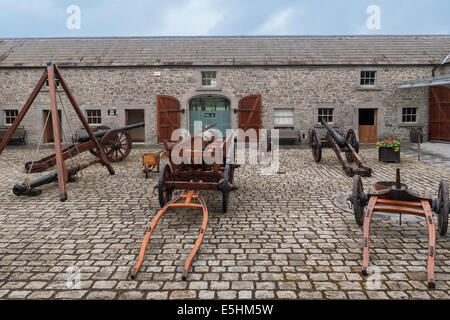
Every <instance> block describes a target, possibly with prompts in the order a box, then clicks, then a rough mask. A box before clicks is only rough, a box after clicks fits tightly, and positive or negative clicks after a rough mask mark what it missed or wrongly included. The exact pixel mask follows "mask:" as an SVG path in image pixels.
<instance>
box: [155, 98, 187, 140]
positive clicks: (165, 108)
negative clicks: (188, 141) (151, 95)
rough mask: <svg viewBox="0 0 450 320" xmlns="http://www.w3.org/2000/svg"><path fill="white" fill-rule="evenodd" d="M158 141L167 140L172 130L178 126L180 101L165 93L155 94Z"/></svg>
mask: <svg viewBox="0 0 450 320" xmlns="http://www.w3.org/2000/svg"><path fill="white" fill-rule="evenodd" d="M156 107H157V114H158V142H163V141H169V140H170V139H171V136H172V132H173V131H174V130H176V129H179V128H180V112H181V110H180V101H178V100H177V99H176V98H174V97H171V96H166V95H157V96H156Z"/></svg>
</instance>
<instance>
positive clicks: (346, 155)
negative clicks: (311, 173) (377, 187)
mask: <svg viewBox="0 0 450 320" xmlns="http://www.w3.org/2000/svg"><path fill="white" fill-rule="evenodd" d="M321 124H322V125H323V126H324V127H325V128H326V129H327V134H326V136H325V138H324V139H322V138H321V137H320V134H319V131H318V130H317V129H316V128H313V129H312V130H311V136H310V143H311V149H312V155H313V158H314V161H315V162H317V163H319V162H320V160H321V159H322V148H332V149H333V150H334V152H335V153H336V156H337V158H338V160H339V162H340V163H341V165H342V169H343V170H344V172H345V173H346V174H347V175H348V176H349V177H353V176H354V175H360V176H364V177H370V176H371V175H372V169H371V168H369V167H368V166H366V165H365V164H364V162H363V160H362V159H361V157H360V156H359V154H358V153H359V136H358V132H357V131H356V130H353V129H349V130H348V131H347V134H346V136H345V138H344V137H343V136H342V135H341V134H339V133H338V132H337V131H336V130H334V129H333V128H332V127H331V126H330V125H329V124H328V123H327V122H326V121H325V120H322V121H321ZM353 162H355V163H356V165H357V166H358V168H356V169H355V168H353V167H352V165H351V163H353Z"/></svg>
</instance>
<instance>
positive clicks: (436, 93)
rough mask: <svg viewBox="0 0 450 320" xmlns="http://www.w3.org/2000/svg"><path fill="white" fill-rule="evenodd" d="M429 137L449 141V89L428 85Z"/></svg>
mask: <svg viewBox="0 0 450 320" xmlns="http://www.w3.org/2000/svg"><path fill="white" fill-rule="evenodd" d="M429 101H430V106H429V117H428V118H429V133H430V136H429V139H430V140H438V141H450V89H449V88H447V87H440V86H438V87H430V99H429Z"/></svg>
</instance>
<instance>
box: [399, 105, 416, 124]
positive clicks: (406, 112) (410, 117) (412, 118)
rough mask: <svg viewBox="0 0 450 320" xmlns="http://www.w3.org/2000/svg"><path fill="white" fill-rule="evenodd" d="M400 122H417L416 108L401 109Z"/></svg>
mask: <svg viewBox="0 0 450 320" xmlns="http://www.w3.org/2000/svg"><path fill="white" fill-rule="evenodd" d="M402 122H417V108H403V109H402Z"/></svg>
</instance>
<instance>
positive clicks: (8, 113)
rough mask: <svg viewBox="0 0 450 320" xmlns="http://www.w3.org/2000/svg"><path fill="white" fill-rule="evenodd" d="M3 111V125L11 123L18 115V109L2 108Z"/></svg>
mask: <svg viewBox="0 0 450 320" xmlns="http://www.w3.org/2000/svg"><path fill="white" fill-rule="evenodd" d="M3 113H4V119H5V121H4V123H5V126H10V125H12V124H13V122H14V120H16V118H17V116H18V115H19V110H3Z"/></svg>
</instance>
